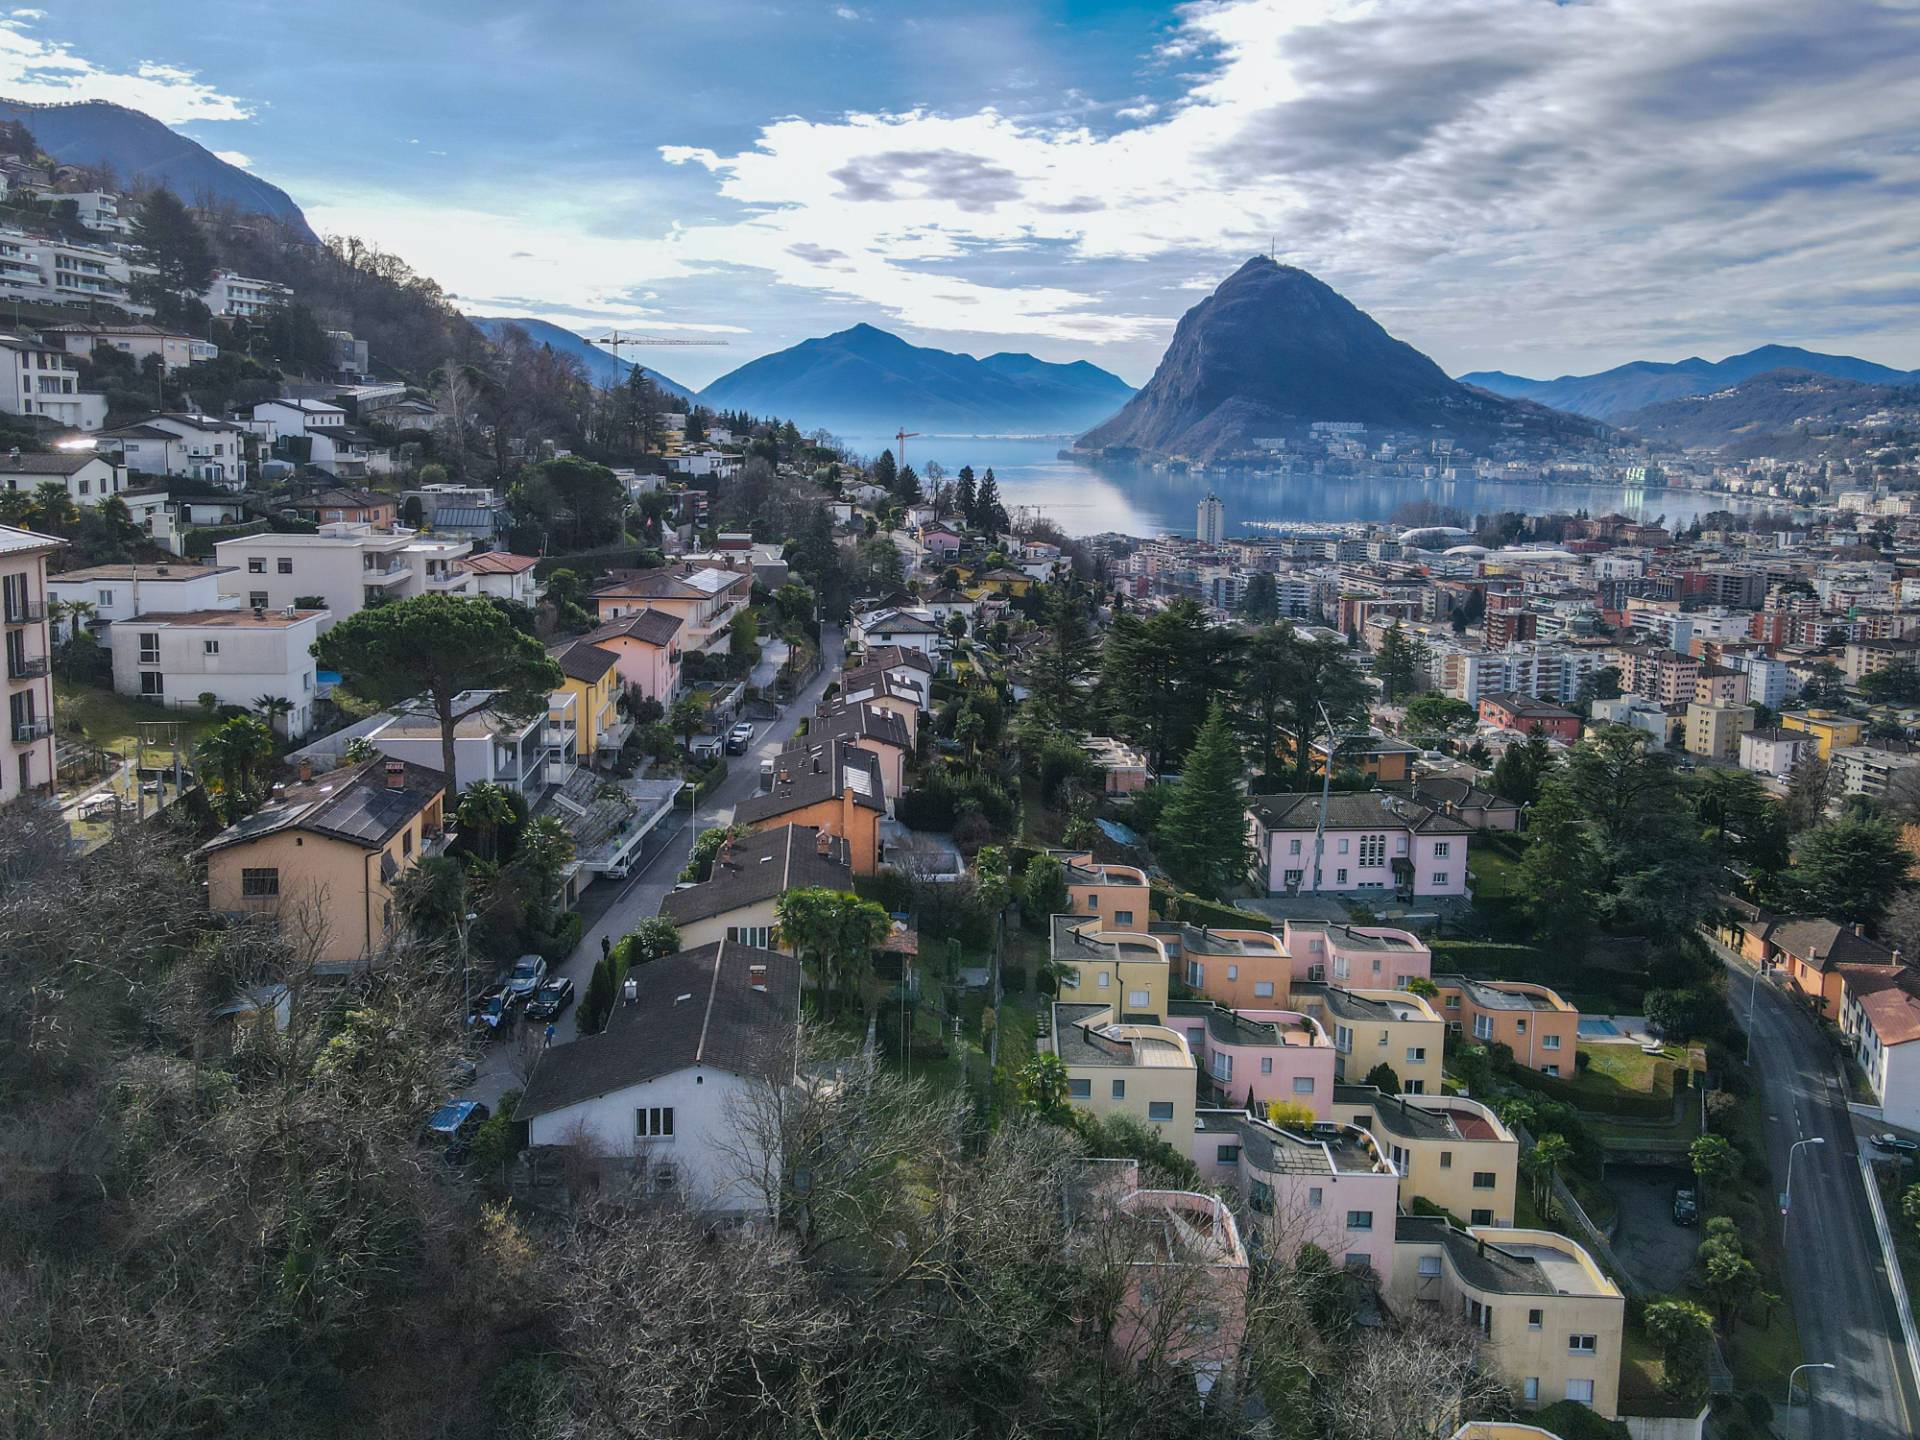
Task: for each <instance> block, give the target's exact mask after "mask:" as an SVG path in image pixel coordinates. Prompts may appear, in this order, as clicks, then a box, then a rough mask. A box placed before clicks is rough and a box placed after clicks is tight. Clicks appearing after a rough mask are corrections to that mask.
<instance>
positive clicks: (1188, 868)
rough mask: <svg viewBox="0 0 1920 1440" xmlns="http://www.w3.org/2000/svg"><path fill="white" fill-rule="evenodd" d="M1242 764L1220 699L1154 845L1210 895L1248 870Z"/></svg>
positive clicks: (1178, 875) (1178, 873) (1179, 875)
mask: <svg viewBox="0 0 1920 1440" xmlns="http://www.w3.org/2000/svg"><path fill="white" fill-rule="evenodd" d="M1241 768H1242V767H1241V760H1240V749H1239V747H1238V746H1237V745H1235V744H1234V740H1233V731H1232V730H1231V729H1230V728H1229V727H1228V725H1227V715H1226V711H1225V710H1224V709H1223V708H1222V707H1221V705H1220V702H1219V701H1217V700H1216V701H1215V702H1214V703H1213V705H1212V707H1211V708H1210V709H1209V710H1208V711H1207V720H1206V723H1205V724H1204V725H1202V726H1201V727H1200V734H1199V735H1198V736H1197V737H1196V738H1195V740H1194V742H1193V749H1191V750H1190V751H1188V752H1187V760H1186V765H1185V766H1184V768H1183V769H1182V772H1181V775H1180V783H1179V784H1178V785H1177V786H1175V787H1174V792H1173V797H1172V798H1171V799H1170V800H1168V801H1167V808H1166V809H1165V811H1163V812H1162V813H1161V816H1160V824H1159V826H1158V828H1157V829H1156V830H1155V832H1154V839H1155V848H1156V849H1157V850H1158V852H1159V855H1160V859H1161V861H1162V862H1163V863H1164V864H1165V865H1166V867H1167V869H1168V870H1169V871H1171V872H1172V874H1173V876H1174V878H1175V879H1177V880H1179V881H1180V882H1181V883H1182V884H1185V885H1190V886H1192V887H1193V889H1194V890H1196V891H1198V892H1199V893H1200V894H1202V895H1205V896H1207V897H1208V898H1210V899H1217V898H1219V896H1220V894H1221V892H1222V891H1224V890H1225V889H1226V888H1227V887H1228V886H1230V885H1234V884H1238V883H1239V882H1241V881H1243V880H1244V879H1245V878H1246V875H1247V866H1248V853H1247V851H1248V847H1247V815H1246V799H1245V797H1244V796H1242V795H1241V793H1240V780H1241Z"/></svg>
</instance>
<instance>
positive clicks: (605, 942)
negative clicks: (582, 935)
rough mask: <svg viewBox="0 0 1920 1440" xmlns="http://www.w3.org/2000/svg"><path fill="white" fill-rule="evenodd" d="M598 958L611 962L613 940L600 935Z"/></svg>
mask: <svg viewBox="0 0 1920 1440" xmlns="http://www.w3.org/2000/svg"><path fill="white" fill-rule="evenodd" d="M600 958H601V959H602V960H611V959H612V958H613V940H612V938H611V937H609V936H606V935H602V936H601V937H600Z"/></svg>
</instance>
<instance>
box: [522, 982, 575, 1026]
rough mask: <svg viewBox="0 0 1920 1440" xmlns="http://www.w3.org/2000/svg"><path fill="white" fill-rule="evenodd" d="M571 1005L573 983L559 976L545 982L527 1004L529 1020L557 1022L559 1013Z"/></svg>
mask: <svg viewBox="0 0 1920 1440" xmlns="http://www.w3.org/2000/svg"><path fill="white" fill-rule="evenodd" d="M571 1004H573V981H571V980H569V979H568V978H567V977H566V976H564V975H561V976H559V977H558V978H556V979H553V980H549V981H547V983H546V984H544V985H542V986H541V987H540V988H539V989H538V990H536V991H535V992H534V995H533V999H531V1000H529V1001H528V1002H527V1018H528V1019H529V1020H557V1019H559V1018H560V1012H561V1011H562V1010H564V1009H566V1008H567V1006H569V1005H571Z"/></svg>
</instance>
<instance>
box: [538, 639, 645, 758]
mask: <svg viewBox="0 0 1920 1440" xmlns="http://www.w3.org/2000/svg"><path fill="white" fill-rule="evenodd" d="M547 654H548V655H549V656H551V657H552V658H553V661H554V663H555V664H557V665H558V666H559V667H560V673H561V675H562V676H563V677H564V678H563V679H562V680H561V683H560V688H559V689H558V690H555V691H554V692H553V704H552V706H550V707H549V711H548V713H549V715H552V714H554V713H555V712H556V711H558V712H559V713H560V714H562V715H564V716H565V717H566V718H565V719H563V720H560V721H559V722H557V723H559V724H560V725H561V726H562V728H564V727H565V725H566V724H568V723H571V724H572V726H573V740H574V753H575V756H576V758H577V759H578V760H579V762H580V763H581V764H582V765H591V764H593V762H594V757H595V756H596V755H598V754H599V752H600V751H601V750H606V751H608V752H609V754H612V753H617V752H618V751H619V749H620V747H621V746H622V745H624V744H626V743H627V735H628V733H629V732H631V731H632V729H633V726H632V725H631V724H630V723H629V722H627V721H624V720H622V719H621V718H620V708H619V700H620V657H619V656H618V655H616V654H614V653H613V651H611V650H605V649H602V648H601V647H600V646H598V645H589V644H588V643H587V642H586V641H584V640H569V641H568V642H567V643H566V644H564V645H555V646H554V647H552V648H551V649H550V650H548V651H547Z"/></svg>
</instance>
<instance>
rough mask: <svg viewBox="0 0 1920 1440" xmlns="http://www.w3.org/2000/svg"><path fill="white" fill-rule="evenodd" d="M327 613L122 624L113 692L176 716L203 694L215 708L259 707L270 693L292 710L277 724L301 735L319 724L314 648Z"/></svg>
mask: <svg viewBox="0 0 1920 1440" xmlns="http://www.w3.org/2000/svg"><path fill="white" fill-rule="evenodd" d="M326 613H327V612H326V611H324V610H295V609H292V608H291V607H289V608H288V609H285V610H247V609H229V610H197V611H186V612H182V613H179V614H161V615H153V614H148V615H141V616H139V617H138V618H136V619H133V620H125V621H122V622H121V623H119V624H117V625H115V626H114V627H113V629H112V630H111V631H110V632H109V635H108V641H109V644H110V645H111V647H112V650H113V688H114V690H115V691H116V692H117V693H119V694H121V695H134V696H138V697H139V698H140V699H142V700H148V701H152V702H153V703H155V704H158V705H164V706H166V707H167V708H169V709H173V710H191V709H196V708H198V707H199V706H200V705H201V704H202V701H201V698H200V697H201V696H203V695H211V696H213V698H214V703H215V704H216V705H238V706H241V707H243V708H246V709H252V708H253V704H254V701H255V700H257V699H259V698H260V697H261V696H264V695H274V696H278V697H279V698H280V699H282V700H286V701H288V702H290V703H291V704H292V706H293V708H292V709H291V710H289V711H288V712H287V713H286V714H285V715H283V716H281V717H280V719H279V720H278V721H277V722H276V725H277V726H278V728H279V729H280V730H281V731H282V733H283V734H286V735H288V736H292V737H298V736H301V735H304V734H306V733H307V730H308V729H309V728H310V727H311V725H312V723H313V702H314V699H315V698H316V696H315V683H316V682H315V671H314V663H313V654H312V649H313V642H314V641H315V640H316V639H318V638H319V635H320V627H321V622H322V621H324V620H325V619H326Z"/></svg>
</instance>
